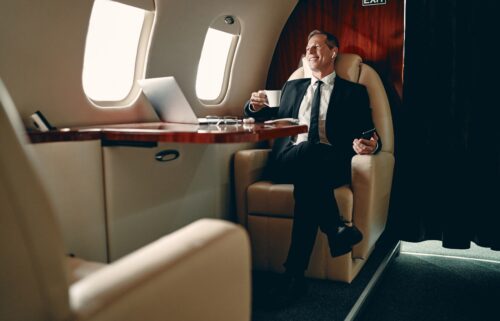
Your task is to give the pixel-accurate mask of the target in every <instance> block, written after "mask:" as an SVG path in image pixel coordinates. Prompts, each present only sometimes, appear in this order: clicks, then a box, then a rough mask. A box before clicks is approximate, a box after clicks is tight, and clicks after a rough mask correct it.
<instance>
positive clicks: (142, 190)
mask: <svg viewBox="0 0 500 321" xmlns="http://www.w3.org/2000/svg"><path fill="white" fill-rule="evenodd" d="M250 146H251V145H249V144H224V145H200V144H174V143H172V144H166V143H162V144H160V145H159V146H158V147H155V148H137V147H116V146H115V147H104V172H105V182H106V183H105V191H106V209H107V210H106V213H107V221H108V235H109V250H110V258H111V261H114V260H116V259H118V258H120V257H122V256H123V255H126V254H128V253H130V252H132V251H134V250H135V249H138V248H140V247H142V246H144V245H146V244H148V243H150V242H152V241H154V240H156V239H158V238H160V237H162V236H163V235H166V234H169V233H171V232H173V231H175V230H177V229H179V228H181V227H183V226H185V225H187V224H189V223H191V222H193V221H195V220H197V219H200V218H204V217H210V218H221V219H231V218H232V217H233V216H234V214H233V213H234V210H233V208H234V206H233V205H232V202H231V200H232V199H233V197H232V196H231V195H232V190H233V188H232V183H231V181H232V180H231V171H230V168H231V166H230V165H231V161H232V155H233V154H234V151H235V150H237V149H243V148H249V147H250ZM164 149H175V150H177V151H179V153H180V157H179V158H178V159H176V160H173V161H170V162H158V161H156V160H155V158H154V156H155V154H156V153H157V152H159V151H161V150H164Z"/></svg>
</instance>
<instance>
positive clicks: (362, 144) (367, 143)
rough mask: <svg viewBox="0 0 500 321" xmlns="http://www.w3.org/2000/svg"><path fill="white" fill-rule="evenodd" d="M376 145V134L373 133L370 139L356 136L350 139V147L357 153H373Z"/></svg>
mask: <svg viewBox="0 0 500 321" xmlns="http://www.w3.org/2000/svg"><path fill="white" fill-rule="evenodd" d="M377 146H378V135H377V133H373V136H372V137H371V138H370V139H364V138H356V139H354V140H353V141H352V148H353V149H354V151H355V152H356V154H358V155H370V154H373V153H375V150H376V149H377Z"/></svg>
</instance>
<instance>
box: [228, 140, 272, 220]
mask: <svg viewBox="0 0 500 321" xmlns="http://www.w3.org/2000/svg"><path fill="white" fill-rule="evenodd" d="M270 152H271V150H270V149H248V150H242V151H239V152H237V153H236V155H235V157H234V185H235V190H236V208H237V213H238V221H239V223H240V224H242V225H244V226H246V224H247V213H248V211H247V189H248V186H250V185H251V184H253V183H255V182H257V181H259V180H261V179H262V176H263V172H264V169H265V167H266V164H267V160H268V158H269V153H270Z"/></svg>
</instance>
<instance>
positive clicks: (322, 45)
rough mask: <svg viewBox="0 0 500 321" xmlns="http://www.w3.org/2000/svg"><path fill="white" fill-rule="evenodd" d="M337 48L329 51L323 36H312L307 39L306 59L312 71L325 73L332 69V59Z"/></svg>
mask: <svg viewBox="0 0 500 321" xmlns="http://www.w3.org/2000/svg"><path fill="white" fill-rule="evenodd" d="M336 51H337V47H333V48H332V49H330V48H329V47H328V45H327V44H326V36H325V35H314V36H312V37H311V39H309V42H308V43H307V48H306V59H307V61H308V63H309V67H310V68H311V70H312V71H316V72H326V71H328V70H329V69H330V68H331V67H333V57H334V56H335V55H336Z"/></svg>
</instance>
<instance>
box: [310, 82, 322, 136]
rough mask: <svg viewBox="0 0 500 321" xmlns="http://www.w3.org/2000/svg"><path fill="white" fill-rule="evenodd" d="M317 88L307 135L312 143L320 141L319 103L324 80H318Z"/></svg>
mask: <svg viewBox="0 0 500 321" xmlns="http://www.w3.org/2000/svg"><path fill="white" fill-rule="evenodd" d="M316 84H317V86H316V90H315V91H314V96H313V100H312V104H311V118H310V123H309V134H308V135H307V140H308V141H310V142H311V143H314V144H316V143H319V127H318V126H319V125H318V122H319V103H320V101H321V85H322V84H323V82H322V81H321V80H318V81H317V82H316Z"/></svg>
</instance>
